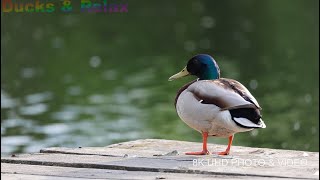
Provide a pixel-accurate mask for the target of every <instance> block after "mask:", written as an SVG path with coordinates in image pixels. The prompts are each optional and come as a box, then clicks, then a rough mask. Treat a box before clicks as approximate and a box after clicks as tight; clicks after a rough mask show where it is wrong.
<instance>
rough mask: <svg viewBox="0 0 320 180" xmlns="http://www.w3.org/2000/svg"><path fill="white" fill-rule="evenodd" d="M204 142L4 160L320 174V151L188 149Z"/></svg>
mask: <svg viewBox="0 0 320 180" xmlns="http://www.w3.org/2000/svg"><path fill="white" fill-rule="evenodd" d="M200 147H201V144H200V143H191V142H183V141H170V140H153V139H148V140H138V141H131V142H126V143H120V144H115V145H111V146H107V147H101V148H47V149H43V150H41V152H43V153H40V154H33V155H19V156H17V157H6V158H2V160H1V161H2V162H7V163H23V164H37V165H41V164H43V165H51V166H67V167H78V168H79V167H81V168H97V169H116V170H127V171H146V172H170V173H188V174H208V175H225V176H251V177H274V178H275V177H290V178H311V179H317V178H318V176H316V175H314V174H316V172H317V171H319V153H314V152H303V151H290V150H275V149H263V148H247V147H236V146H235V147H233V152H232V154H233V155H230V156H214V155H207V156H186V155H184V154H183V152H185V151H190V150H197V149H199V148H200ZM209 147H210V149H213V148H214V149H217V150H223V149H224V148H225V146H221V145H212V144H211V145H209ZM170 152H178V153H170ZM166 154H167V155H166ZM168 154H169V155H168ZM155 155H156V156H155ZM160 155H163V156H160ZM291 162H293V163H294V164H291ZM250 163H251V164H250Z"/></svg>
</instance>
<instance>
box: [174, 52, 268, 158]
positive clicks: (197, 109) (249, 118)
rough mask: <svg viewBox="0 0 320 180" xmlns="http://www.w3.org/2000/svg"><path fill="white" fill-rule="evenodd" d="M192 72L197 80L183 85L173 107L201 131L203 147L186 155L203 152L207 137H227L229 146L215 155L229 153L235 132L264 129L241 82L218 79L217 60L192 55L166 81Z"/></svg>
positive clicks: (250, 96) (207, 152) (256, 108)
mask: <svg viewBox="0 0 320 180" xmlns="http://www.w3.org/2000/svg"><path fill="white" fill-rule="evenodd" d="M187 75H194V76H197V77H198V79H196V80H194V81H192V82H190V83H187V84H186V85H184V86H183V87H182V88H181V89H180V90H179V91H178V93H177V96H176V98H175V107H176V111H177V114H178V116H179V117H180V118H181V119H182V121H183V122H185V123H186V124H187V125H188V126H190V127H191V128H193V129H195V130H196V131H198V132H200V133H201V134H202V138H203V141H202V142H203V149H202V151H200V152H187V153H186V154H187V155H206V154H209V151H208V149H207V138H208V136H214V137H226V138H229V143H228V147H227V149H226V150H225V151H223V152H218V153H215V154H219V155H228V154H229V152H230V148H231V145H232V140H233V137H234V134H236V133H238V132H245V131H251V130H253V129H255V128H265V127H266V125H265V123H264V122H263V121H262V119H261V117H262V115H261V113H260V110H261V107H260V105H259V104H258V102H257V100H256V99H255V98H254V97H253V96H252V95H251V93H250V92H249V91H248V89H247V88H246V87H245V86H244V85H242V84H241V83H240V82H238V81H236V80H233V79H227V78H220V69H219V66H218V64H217V62H216V61H215V60H214V59H213V58H212V57H211V56H210V55H207V54H199V55H196V56H194V57H192V58H191V59H190V60H189V61H188V63H187V66H186V67H185V68H183V69H182V71H180V72H179V73H177V74H175V75H173V76H171V77H170V78H169V81H172V80H175V79H178V78H181V77H184V76H187Z"/></svg>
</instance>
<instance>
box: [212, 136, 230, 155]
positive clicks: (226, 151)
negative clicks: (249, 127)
mask: <svg viewBox="0 0 320 180" xmlns="http://www.w3.org/2000/svg"><path fill="white" fill-rule="evenodd" d="M233 136H234V135H232V136H229V143H228V147H227V149H226V150H225V151H223V152H217V153H214V154H218V155H228V154H229V153H230V149H231V145H232V140H233Z"/></svg>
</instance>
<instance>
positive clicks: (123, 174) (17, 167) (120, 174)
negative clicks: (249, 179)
mask: <svg viewBox="0 0 320 180" xmlns="http://www.w3.org/2000/svg"><path fill="white" fill-rule="evenodd" d="M1 172H2V174H1V177H4V178H5V179H8V178H9V179H14V180H15V179H32V180H34V179H67V180H69V179H70V180H72V179H79V178H85V179H107V178H108V179H132V180H136V179H137V180H138V179H141V180H147V179H152V180H156V179H179V180H180V179H185V180H193V179H212V178H214V179H218V180H219V179H221V180H222V179H223V180H228V179H244V178H245V177H243V176H224V175H222V176H220V175H217V176H215V175H206V174H182V173H161V172H145V171H124V170H109V169H92V168H72V167H52V166H39V165H25V164H7V163H2V164H1ZM257 179H258V180H264V179H268V180H270V178H264V177H257ZM271 179H276V178H271Z"/></svg>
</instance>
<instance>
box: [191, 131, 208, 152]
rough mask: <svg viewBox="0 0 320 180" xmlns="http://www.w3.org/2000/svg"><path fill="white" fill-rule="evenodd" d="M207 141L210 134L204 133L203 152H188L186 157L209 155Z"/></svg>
mask: <svg viewBox="0 0 320 180" xmlns="http://www.w3.org/2000/svg"><path fill="white" fill-rule="evenodd" d="M207 139H208V132H202V143H203V144H202V151H200V152H187V153H186V155H206V154H209V151H208V148H207Z"/></svg>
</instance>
